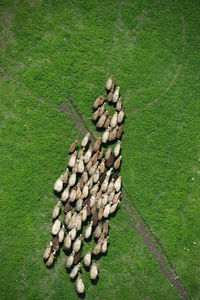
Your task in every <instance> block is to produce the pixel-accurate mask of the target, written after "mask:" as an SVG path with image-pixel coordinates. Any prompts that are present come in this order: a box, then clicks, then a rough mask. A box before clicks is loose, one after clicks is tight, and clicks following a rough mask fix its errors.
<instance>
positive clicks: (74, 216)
mask: <svg viewBox="0 0 200 300" xmlns="http://www.w3.org/2000/svg"><path fill="white" fill-rule="evenodd" d="M76 217H77V212H75V213H74V214H73V216H72V217H71V219H70V221H69V224H68V226H67V228H68V229H69V230H71V229H72V228H73V227H74V225H75V223H76Z"/></svg>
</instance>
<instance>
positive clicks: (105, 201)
mask: <svg viewBox="0 0 200 300" xmlns="http://www.w3.org/2000/svg"><path fill="white" fill-rule="evenodd" d="M107 202H108V193H107V192H106V193H105V194H103V197H102V201H101V203H102V205H104V206H105V205H106V204H107Z"/></svg>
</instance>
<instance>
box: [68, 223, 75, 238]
mask: <svg viewBox="0 0 200 300" xmlns="http://www.w3.org/2000/svg"><path fill="white" fill-rule="evenodd" d="M69 234H70V238H71V240H72V241H74V240H75V238H76V234H77V224H76V223H75V224H74V227H73V228H72V229H71V230H70V232H69Z"/></svg>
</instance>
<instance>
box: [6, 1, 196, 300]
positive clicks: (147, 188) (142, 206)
mask: <svg viewBox="0 0 200 300" xmlns="http://www.w3.org/2000/svg"><path fill="white" fill-rule="evenodd" d="M30 3H31V4H30ZM0 11H1V20H0V32H1V33H0V46H1V58H0V73H1V77H0V91H1V93H0V99H1V106H2V109H1V128H2V130H1V144H2V146H1V158H2V163H1V174H2V179H1V199H2V200H1V210H0V231H1V250H0V257H1V278H0V297H1V299H14V298H17V299H33V298H34V299H62V298H64V297H66V298H68V299H76V298H77V296H76V292H75V289H74V286H73V283H71V282H70V281H69V278H68V275H67V274H66V272H65V268H64V255H63V253H62V252H61V255H60V256H59V257H58V259H57V261H56V263H55V267H54V268H53V269H51V270H47V269H46V268H45V266H44V264H43V262H42V255H43V251H44V248H45V246H46V244H47V242H48V240H49V238H50V229H51V223H50V215H51V209H52V207H53V206H54V204H55V202H56V197H55V196H54V195H53V192H52V186H53V183H54V181H55V179H56V178H57V177H58V175H59V174H60V173H61V172H62V171H63V170H64V169H65V166H66V163H67V159H68V156H67V153H68V147H69V145H70V143H71V142H72V141H73V140H74V139H76V138H78V139H80V138H81V137H80V134H79V133H78V131H77V130H76V128H75V126H74V124H72V123H71V122H70V120H68V119H67V118H66V115H65V114H63V113H61V112H60V110H59V103H60V102H61V101H63V100H64V99H66V97H67V95H71V98H72V99H73V100H74V101H75V103H76V105H77V107H78V109H79V111H80V112H81V113H82V115H83V117H84V119H85V120H86V122H87V124H88V126H89V127H90V128H91V129H94V127H93V125H92V123H91V109H90V108H91V107H92V103H93V101H94V99H96V97H97V96H99V95H100V94H101V93H102V92H103V87H104V83H105V80H106V79H107V78H108V76H109V75H110V74H113V75H114V77H115V78H116V82H117V84H119V85H120V86H121V94H122V97H123V101H124V105H125V108H126V115H127V119H126V122H125V127H124V131H125V134H124V136H123V140H122V148H123V165H122V168H121V175H122V178H123V183H124V185H125V186H126V187H127V189H128V191H129V193H130V194H131V195H132V196H133V198H134V200H135V204H136V206H137V207H138V209H139V210H140V211H141V213H142V214H143V216H144V218H145V219H146V221H147V222H148V223H149V224H150V226H151V227H152V229H153V232H154V233H155V234H156V235H157V236H158V237H159V239H160V241H161V242H162V244H163V245H164V247H165V250H166V252H167V254H168V256H169V257H170V259H171V260H172V262H173V264H174V266H175V268H176V270H177V272H178V274H179V276H180V278H181V279H182V281H183V282H184V284H185V286H186V288H187V290H188V293H189V295H190V296H191V297H192V298H193V299H198V298H199V294H200V281H199V278H200V271H199V270H200V267H199V255H200V251H199V245H200V238H199V228H200V221H199V213H198V212H199V209H200V204H199V199H198V198H199V192H200V188H199V186H200V175H199V173H198V171H200V161H199V159H200V150H199V129H200V126H199V117H200V116H199V115H200V113H199V112H200V101H199V88H200V83H199V82H200V71H199V70H200V68H199V67H200V66H199V51H200V46H199V45H200V44H199V32H200V26H199V13H200V8H199V3H198V2H197V1H192V2H190V3H188V2H187V1H181V2H174V1H167V2H166V1H160V2H154V1H143V2H141V1H125V2H121V1H115V3H111V2H110V1H102V2H98V1H71V2H70V1H39V0H38V1H36V0H35V1H31V2H29V3H28V2H27V1H15V2H13V1H1V4H0ZM176 72H178V73H177V74H176ZM170 83H171V84H170ZM154 99H158V100H157V102H156V103H155V104H154V105H148V103H149V102H152V101H153V100H154ZM192 178H194V180H192ZM132 225H133V224H132V221H131V220H130V216H129V215H128V214H127V213H126V212H125V210H124V209H123V205H122V206H121V209H120V210H119V212H118V214H117V216H116V217H115V218H113V219H112V221H111V231H110V246H109V250H108V255H107V256H104V257H102V258H101V259H100V261H99V267H100V271H101V272H100V278H99V282H98V284H97V285H96V286H93V285H91V284H90V282H89V278H88V274H85V275H84V280H85V281H84V282H85V285H86V299H111V297H112V299H122V298H123V297H126V298H127V299H179V298H180V296H179V294H178V293H177V291H176V290H175V288H174V287H171V286H170V283H169V281H168V280H166V279H165V278H164V275H163V273H162V271H161V270H160V268H159V265H158V263H157V262H156V261H155V260H154V258H153V256H152V254H151V253H149V251H148V249H147V248H146V246H145V244H144V242H143V240H142V239H141V237H140V235H139V234H138V233H137V231H135V230H134V229H133V226H132ZM194 242H195V243H196V244H195V243H194ZM83 250H84V251H86V250H87V249H85V248H84V249H83Z"/></svg>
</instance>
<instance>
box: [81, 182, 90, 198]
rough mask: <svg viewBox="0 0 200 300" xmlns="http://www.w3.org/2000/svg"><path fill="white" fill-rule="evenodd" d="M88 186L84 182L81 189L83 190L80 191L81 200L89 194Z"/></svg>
mask: <svg viewBox="0 0 200 300" xmlns="http://www.w3.org/2000/svg"><path fill="white" fill-rule="evenodd" d="M88 185H89V184H88V182H86V184H85V185H84V187H83V190H82V197H83V198H87V196H88V194H89V189H88Z"/></svg>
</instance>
